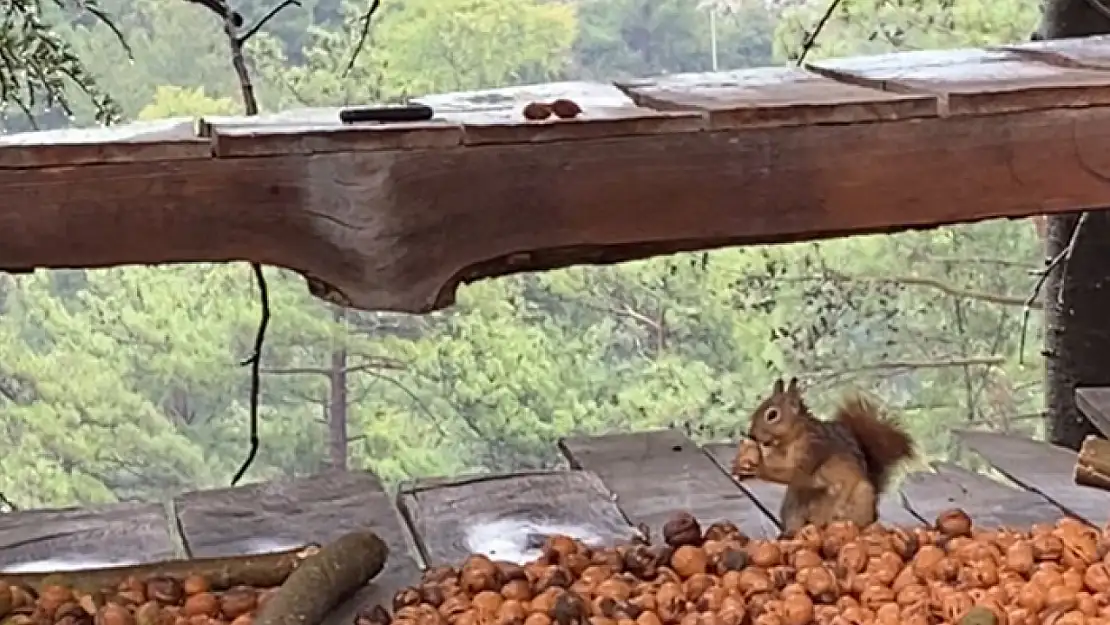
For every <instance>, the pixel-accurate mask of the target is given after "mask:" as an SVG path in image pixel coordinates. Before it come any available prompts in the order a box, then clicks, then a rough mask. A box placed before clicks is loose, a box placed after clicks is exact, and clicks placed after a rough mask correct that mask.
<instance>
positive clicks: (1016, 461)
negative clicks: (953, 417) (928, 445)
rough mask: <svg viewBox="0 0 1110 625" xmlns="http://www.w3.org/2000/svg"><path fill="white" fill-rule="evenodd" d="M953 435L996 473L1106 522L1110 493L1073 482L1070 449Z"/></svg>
mask: <svg viewBox="0 0 1110 625" xmlns="http://www.w3.org/2000/svg"><path fill="white" fill-rule="evenodd" d="M956 438H957V439H958V440H959V441H960V442H961V443H962V444H964V445H965V446H967V447H968V448H969V449H971V450H972V451H974V452H975V453H977V454H979V455H980V456H982V457H983V459H984V460H986V461H987V462H988V463H989V464H990V465H991V466H992V467H994V468H995V469H997V470H998V472H999V473H1002V474H1003V475H1005V476H1006V477H1007V478H1009V479H1011V480H1013V481H1014V482H1016V483H1017V484H1019V485H1021V486H1022V487H1024V488H1026V489H1028V490H1030V491H1033V492H1035V493H1038V494H1040V495H1041V496H1043V497H1044V498H1046V499H1048V500H1049V501H1051V502H1053V503H1055V504H1056V505H1057V506H1059V507H1060V508H1063V509H1064V510H1066V511H1068V513H1070V514H1072V515H1075V516H1078V517H1080V518H1083V519H1086V520H1087V521H1088V522H1090V523H1093V524H1095V525H1099V526H1101V525H1104V524H1105V523H1106V522H1107V521H1110V492H1106V491H1104V490H1099V489H1097V488H1090V487H1087V486H1079V485H1078V484H1076V483H1075V479H1074V470H1075V460H1076V453H1075V452H1074V451H1071V450H1070V449H1064V448H1062V447H1057V446H1055V445H1050V444H1048V443H1043V442H1039V441H1031V440H1027V439H1023V438H1017V437H1014V436H1006V435H1004V434H995V433H993V432H975V431H969V430H962V431H958V432H956Z"/></svg>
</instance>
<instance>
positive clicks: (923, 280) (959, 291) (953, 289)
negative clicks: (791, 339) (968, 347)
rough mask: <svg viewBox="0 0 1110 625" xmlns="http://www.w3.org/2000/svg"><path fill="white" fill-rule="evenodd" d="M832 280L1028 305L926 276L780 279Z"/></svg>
mask: <svg viewBox="0 0 1110 625" xmlns="http://www.w3.org/2000/svg"><path fill="white" fill-rule="evenodd" d="M830 280H832V281H837V282H878V283H883V284H902V285H908V286H922V287H926V288H930V289H934V290H937V291H940V292H941V293H944V294H945V295H951V296H952V297H958V298H962V299H972V300H978V301H982V302H988V303H991V304H999V305H1002V306H1025V305H1027V300H1026V299H1023V298H1020V297H1013V296H1010V295H1000V294H997V293H986V292H983V291H975V290H971V289H963V288H960V287H958V286H954V285H951V284H948V283H947V282H944V281H943V280H938V279H936V278H929V277H925V276H901V275H895V276H869V275H851V274H847V273H843V272H841V271H837V270H835V269H830V270H829V271H828V273H826V274H824V275H820V276H801V277H798V278H790V277H784V278H780V281H783V282H810V281H830ZM1029 306H1030V307H1031V308H1034V309H1040V308H1041V305H1040V303H1039V302H1033V303H1032V304H1029Z"/></svg>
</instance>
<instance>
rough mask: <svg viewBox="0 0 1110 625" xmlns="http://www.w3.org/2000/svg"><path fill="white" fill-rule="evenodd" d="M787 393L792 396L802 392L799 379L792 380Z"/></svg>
mask: <svg viewBox="0 0 1110 625" xmlns="http://www.w3.org/2000/svg"><path fill="white" fill-rule="evenodd" d="M786 392H787V393H790V394H791V395H797V394H798V393H799V392H800V391H799V389H798V378H790V384H788V385H787V387H786Z"/></svg>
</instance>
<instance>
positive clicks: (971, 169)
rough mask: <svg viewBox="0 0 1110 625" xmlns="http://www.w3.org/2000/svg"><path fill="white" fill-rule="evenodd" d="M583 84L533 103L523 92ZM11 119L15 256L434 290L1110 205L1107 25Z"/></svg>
mask: <svg viewBox="0 0 1110 625" xmlns="http://www.w3.org/2000/svg"><path fill="white" fill-rule="evenodd" d="M556 96H559V97H567V98H570V99H572V100H576V101H577V102H578V103H579V104H580V105H581V106H582V108H583V109H584V113H583V115H582V116H581V117H580V118H579V119H575V120H567V121H543V122H529V121H526V120H524V119H523V118H522V116H521V110H522V108H523V106H524V104H525V103H527V102H529V101H533V100H550V99H553V98H554V97H556ZM423 101H425V102H427V103H429V104H431V105H432V106H433V107H434V108H435V109H436V110H437V117H436V119H434V120H433V121H430V122H426V123H408V124H390V125H365V124H361V125H349V126H344V125H342V124H341V123H340V122H339V121H338V117H337V111H336V110H335V109H327V110H311V111H289V112H286V113H280V114H275V115H263V116H260V117H257V118H206V119H202V120H199V121H196V122H195V121H194V120H188V119H177V120H163V121H158V122H147V123H142V124H132V125H127V126H121V127H118V128H111V129H104V130H83V131H58V132H42V133H28V134H23V135H15V136H9V137H4V138H0V196H2V197H4V198H5V205H4V210H3V211H0V269H6V270H13V271H25V270H31V269H34V268H39V267H46V268H60V267H88V268H92V267H105V266H111V265H120V264H139V263H142V264H149V263H172V262H203V261H232V260H252V261H258V262H262V263H266V264H271V265H278V266H283V267H287V268H291V269H294V270H296V271H298V272H300V273H302V274H304V275H306V276H308V277H310V286H311V287H312V288H313V290H314V292H315V293H317V294H318V295H320V296H322V297H325V298H328V299H330V300H332V301H336V302H338V303H341V304H346V305H351V306H354V307H357V308H364V309H380V310H399V311H414V312H424V311H428V310H432V309H435V308H439V307H442V306H445V305H447V304H449V303H450V302H451V301H452V299H453V297H454V292H455V287H456V286H457V284H458V283H460V282H465V281H470V280H475V279H479V278H482V277H488V276H496V275H503V274H507V273H513V272H517V271H532V270H541V269H548V268H554V267H560V266H565V265H570V264H578V263H607V262H616V261H622V260H629V259H634V258H643V257H647V256H651V255H656V254H664V253H672V252H676V251H686V250H695V249H705V248H712V247H719V246H725V245H734V244H749V243H771V242H786V241H797V240H803V239H812V238H818V237H829V236H836V235H844V234H852V233H867V232H889V231H895V230H900V229H906V228H918V227H931V226H936V225H941V224H949V223H956V222H967V221H975V220H982V219H989V218H996V217H1022V216H1028V215H1034V214H1041V213H1052V212H1067V211H1075V210H1081V209H1087V208H1092V207H1096V206H1104V205H1110V185H1108V184H1107V177H1106V176H1107V174H1105V173H1101V172H1110V160H1108V157H1107V156H1106V154H1107V151H1106V150H1105V149H1104V148H1105V146H1106V145H1107V143H1108V142H1110V107H1108V106H1106V105H1107V104H1110V40H1108V39H1106V38H1090V39H1082V40H1064V41H1053V42H1038V43H1032V44H1025V45H1018V46H1011V47H1006V48H998V49H990V50H954V51H930V52H910V53H901V54H892V55H885V56H877V57H863V58H855V59H839V60H831V61H822V62H819V63H814V64H811V65H809V66H807V67H806V68H805V69H796V68H758V69H752V70H741V71H737V72H722V73H713V74H692V75H675V76H669V77H662V78H657V79H652V80H643V81H636V82H634V83H630V84H622V85H616V86H614V85H604V84H595V83H559V84H554V85H541V86H533V87H521V88H516V89H510V90H497V91H489V92H480V93H466V94H445V95H439V96H430V97H428V98H424V99H423Z"/></svg>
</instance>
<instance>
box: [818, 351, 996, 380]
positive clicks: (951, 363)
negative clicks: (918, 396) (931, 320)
mask: <svg viewBox="0 0 1110 625" xmlns="http://www.w3.org/2000/svg"><path fill="white" fill-rule="evenodd" d="M1005 363H1006V359H1005V358H1003V357H1001V356H977V357H970V358H949V359H943V360H894V361H888V362H877V363H873V364H869V365H861V366H858V367H851V368H848V369H824V370H820V371H815V372H813V373H812V374H810V375H809V376H807V377H810V378H815V379H817V380H820V381H822V382H823V381H825V380H830V379H833V378H840V377H844V376H846V375H852V374H856V373H866V372H871V371H888V372H889V371H909V370H919V369H946V368H949V367H975V366H981V367H996V366H1001V365H1003V364H1005Z"/></svg>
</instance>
